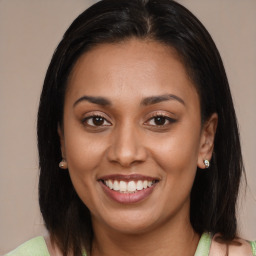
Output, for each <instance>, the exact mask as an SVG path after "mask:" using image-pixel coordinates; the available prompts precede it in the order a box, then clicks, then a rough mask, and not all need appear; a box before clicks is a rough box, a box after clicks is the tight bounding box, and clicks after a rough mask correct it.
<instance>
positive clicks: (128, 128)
mask: <svg viewBox="0 0 256 256" xmlns="http://www.w3.org/2000/svg"><path fill="white" fill-rule="evenodd" d="M107 158H108V160H109V161H110V162H114V163H118V164H119V165H121V166H122V167H130V166H132V165H134V164H136V163H137V164H138V163H142V162H144V161H146V158H147V150H146V147H145V145H144V144H143V140H142V136H141V134H140V132H139V131H138V129H137V130H136V129H135V128H134V127H132V124H127V125H123V126H122V127H120V128H119V129H116V130H115V131H113V134H112V136H111V142H110V147H109V148H108V151H107Z"/></svg>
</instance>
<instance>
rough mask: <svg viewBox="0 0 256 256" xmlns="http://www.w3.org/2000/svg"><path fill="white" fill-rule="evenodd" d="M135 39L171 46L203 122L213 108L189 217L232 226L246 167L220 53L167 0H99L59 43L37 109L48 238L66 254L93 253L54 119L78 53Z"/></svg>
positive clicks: (231, 230)
mask: <svg viewBox="0 0 256 256" xmlns="http://www.w3.org/2000/svg"><path fill="white" fill-rule="evenodd" d="M130 38H137V39H139V40H144V39H151V40H155V41H156V42H159V43H162V44H164V45H168V46H170V47H172V48H174V49H175V50H176V51H177V53H178V54H179V56H180V60H181V61H182V62H183V64H184V66H185V68H186V70H187V73H188V75H189V77H190V78H191V79H192V81H193V84H194V86H195V88H196V90H197V92H198V95H199V98H200V106H201V119H202V124H203V123H204V122H205V121H207V119H208V118H209V117H210V116H211V114H213V113H217V114H218V118H219V119H218V127H217V131H216V136H215V142H214V153H213V160H212V164H211V167H210V168H209V169H208V170H207V171H202V170H200V169H198V170H197V174H196V177H195V181H194V184H193V188H192V191H191V207H190V220H191V224H192V226H193V228H194V230H195V231H196V232H198V233H199V234H201V233H203V232H205V231H208V232H212V233H213V234H215V233H217V232H219V233H221V235H222V237H223V238H224V239H226V240H231V239H233V238H234V237H235V235H236V232H237V221H236V201H237V195H238V190H239V184H240V177H241V173H242V170H243V163H242V156H241V147H240V141H239V133H238V128H237V120H236V115H235V110H234V106H233V102H232V97H231V94H230V89H229V84H228V80H227V77H226V73H225V69H224V67H223V63H222V60H221V57H220V55H219V52H218V50H217V48H216V46H215V44H214V42H213V40H212V38H211V36H210V35H209V33H208V32H207V30H206V29H205V28H204V26H203V25H202V24H201V22H200V21H199V20H198V19H197V18H196V17H195V16H194V15H193V14H192V13H191V12H190V11H188V10H187V9H186V8H185V7H183V6H181V5H180V4H178V3H176V2H174V1H172V0H129V1H128V0H103V1H100V2H98V3H96V4H95V5H93V6H91V7H90V8H89V9H87V10H86V11H84V12H83V13H82V14H81V15H79V16H78V17H77V19H76V20H75V21H74V22H73V23H72V24H71V26H70V27H69V28H68V30H67V31H66V33H65V34H64V36H63V39H62V40H61V42H60V43H59V45H58V47H57V49H56V51H55V53H54V55H53V57H52V60H51V63H50V65H49V68H48V70H47V73H46V77H45V81H44V85H43V90H42V94H41V98H40V106H39V111H38V123H37V129H38V150H39V166H40V180H39V203H40V209H41V212H42V215H43V218H44V221H45V225H46V227H47V229H48V230H49V232H50V235H51V237H52V239H53V240H54V241H55V242H56V243H57V244H58V246H59V247H60V249H61V250H62V252H63V254H64V255H67V254H68V252H73V253H74V255H81V252H82V250H83V248H84V249H86V251H87V254H89V253H90V250H91V243H92V239H93V230H92V227H91V217H90V212H89V210H88V208H87V207H86V206H85V205H84V204H83V202H82V201H81V200H80V198H79V197H78V195H77V193H76V191H75V189H74V187H73V185H72V183H71V179H70V176H69V173H68V172H63V171H60V169H59V167H58V163H59V161H60V160H61V150H60V141H59V137H58V133H57V127H58V124H62V121H63V105H64V96H65V91H66V87H67V80H68V77H69V75H70V72H71V71H72V68H73V66H74V65H75V63H76V61H77V60H78V58H79V57H80V56H81V55H82V54H83V53H85V52H87V51H89V50H90V49H92V48H93V47H96V46H97V45H100V44H104V43H118V42H121V41H125V40H128V39H130Z"/></svg>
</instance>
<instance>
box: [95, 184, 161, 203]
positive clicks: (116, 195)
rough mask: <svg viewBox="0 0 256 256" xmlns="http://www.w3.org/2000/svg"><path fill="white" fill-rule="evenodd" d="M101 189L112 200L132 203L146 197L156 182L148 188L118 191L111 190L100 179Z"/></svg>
mask: <svg viewBox="0 0 256 256" xmlns="http://www.w3.org/2000/svg"><path fill="white" fill-rule="evenodd" d="M100 184H101V186H102V188H103V191H104V192H105V193H106V194H107V196H109V197H110V198H111V199H113V200H114V201H116V202H118V203H121V204H134V203H138V202H140V201H142V200H144V199H146V198H147V197H148V196H149V195H150V194H151V193H152V192H153V190H154V188H155V187H156V185H157V184H158V183H155V184H153V185H152V186H151V187H149V188H145V189H142V190H140V191H136V192H134V193H120V192H118V191H115V190H112V189H110V188H109V187H107V186H106V185H105V184H103V183H102V182H101V181H100Z"/></svg>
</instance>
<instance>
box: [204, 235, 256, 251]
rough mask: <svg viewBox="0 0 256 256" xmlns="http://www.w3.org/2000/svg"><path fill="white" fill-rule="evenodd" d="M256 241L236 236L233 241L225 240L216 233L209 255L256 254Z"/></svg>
mask: <svg viewBox="0 0 256 256" xmlns="http://www.w3.org/2000/svg"><path fill="white" fill-rule="evenodd" d="M255 245H256V244H255V242H249V241H246V240H244V239H241V238H235V239H234V240H233V241H231V242H223V241H222V240H221V239H219V237H218V235H215V236H214V237H213V239H212V244H211V249H210V254H209V256H225V255H229V256H255V255H256V251H255V250H256V248H255Z"/></svg>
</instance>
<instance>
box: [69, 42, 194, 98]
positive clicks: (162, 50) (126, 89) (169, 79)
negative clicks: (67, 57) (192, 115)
mask: <svg viewBox="0 0 256 256" xmlns="http://www.w3.org/2000/svg"><path fill="white" fill-rule="evenodd" d="M165 93H173V94H177V95H183V97H185V98H186V97H188V98H189V97H190V96H191V93H192V94H195V95H196V97H197V93H196V90H195V86H194V85H193V83H192V81H191V80H190V78H189V76H188V74H187V72H186V68H185V67H184V65H183V63H182V62H181V60H180V57H179V55H178V54H177V52H176V50H174V49H173V48H171V47H169V46H166V45H164V44H161V43H158V42H155V41H149V40H139V39H130V40H127V41H124V42H121V43H114V44H102V45H99V46H96V47H95V48H93V49H91V50H90V51H88V52H86V53H84V54H83V55H82V56H81V57H80V58H79V59H78V61H77V63H76V64H75V66H74V68H73V70H72V72H71V74H70V79H69V83H68V91H67V96H70V97H74V98H77V97H81V96H82V94H86V95H91V96H94V95H95V96H98V95H101V94H102V96H105V97H110V98H112V99H120V97H121V98H122V99H123V100H125V98H126V97H127V98H129V97H131V95H132V96H133V98H134V100H135V99H136V97H147V96H150V95H158V94H165Z"/></svg>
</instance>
